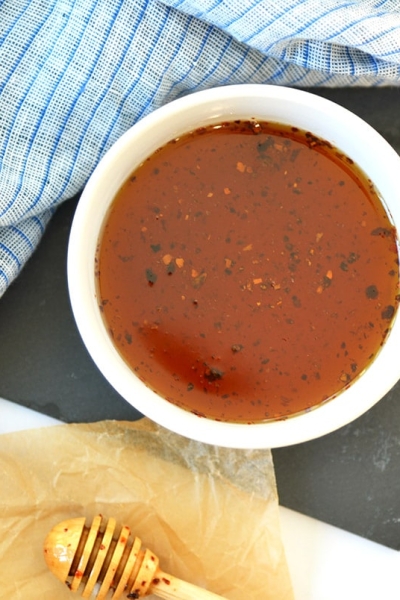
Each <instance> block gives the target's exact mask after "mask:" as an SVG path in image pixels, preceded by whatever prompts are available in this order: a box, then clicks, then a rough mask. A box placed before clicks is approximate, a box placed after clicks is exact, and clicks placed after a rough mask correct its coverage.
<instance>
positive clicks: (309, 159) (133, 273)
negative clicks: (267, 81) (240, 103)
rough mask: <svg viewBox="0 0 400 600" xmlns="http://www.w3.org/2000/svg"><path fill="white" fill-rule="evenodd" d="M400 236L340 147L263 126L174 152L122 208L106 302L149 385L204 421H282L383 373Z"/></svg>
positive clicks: (110, 250)
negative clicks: (367, 374)
mask: <svg viewBox="0 0 400 600" xmlns="http://www.w3.org/2000/svg"><path fill="white" fill-rule="evenodd" d="M398 264H399V261H398V248H397V238H396V231H395V230H394V227H393V225H392V224H391V222H390V219H389V218H388V215H387V213H386V211H385V209H384V207H383V206H382V203H381V201H380V199H379V197H378V194H377V192H376V191H375V190H374V188H373V186H372V184H371V182H370V181H369V180H368V179H367V178H366V177H365V176H364V175H363V174H362V173H361V172H360V171H359V170H358V168H357V167H356V166H355V165H354V164H353V162H352V160H351V159H349V158H348V157H346V156H344V155H343V154H341V153H340V151H338V150H337V149H335V148H333V147H332V146H331V145H330V144H329V143H327V142H325V141H323V140H320V139H318V138H316V137H315V136H314V135H312V134H311V133H308V132H304V131H300V130H298V129H297V128H291V127H286V126H281V125H278V124H271V123H263V122H256V121H252V120H249V121H235V122H230V123H222V124H220V125H218V126H209V127H206V128H201V129H198V130H196V131H194V132H191V133H189V134H186V135H184V136H182V137H180V138H178V139H176V140H172V141H171V142H169V143H167V144H166V145H165V146H164V147H162V148H160V149H159V150H158V151H157V152H155V153H154V154H153V155H152V156H150V157H149V158H148V159H147V160H145V161H144V163H143V164H142V165H141V166H139V167H138V168H137V169H136V170H135V171H134V173H133V174H132V176H131V177H130V178H129V179H128V180H127V181H126V183H125V184H124V185H123V186H122V188H121V190H120V191H119V193H118V195H117V197H116V198H115V200H114V202H113V204H112V207H111V209H110V212H109V214H108V216H107V218H106V223H105V226H104V229H103V232H102V236H101V240H100V243H99V250H98V255H97V278H98V289H99V297H100V298H99V302H100V306H101V309H102V311H103V315H104V319H105V321H106V324H107V327H108V329H109V331H110V335H111V336H112V338H113V341H114V344H115V345H116V347H117V349H118V350H119V352H120V353H121V355H122V356H123V357H124V359H125V360H126V362H127V363H128V364H129V365H131V367H132V369H133V370H134V371H135V372H136V374H137V375H138V377H140V379H142V380H143V381H144V382H145V383H146V384H147V385H148V386H149V387H150V388H152V389H153V390H155V391H156V392H158V393H159V394H160V395H162V396H163V397H165V398H166V399H168V400H169V401H171V402H173V403H175V404H177V405H179V406H181V407H183V408H185V409H187V410H189V411H192V412H194V413H196V414H198V415H204V416H207V417H209V418H212V419H218V420H224V421H234V422H260V421H264V420H268V419H272V418H282V417H283V418H284V417H287V416H290V415H293V414H296V413H298V412H300V411H304V410H307V409H310V408H311V407H314V406H316V405H319V404H320V403H322V402H324V401H326V400H328V399H329V398H331V397H334V396H335V395H337V394H338V393H339V392H340V391H341V390H342V389H343V388H345V387H346V386H349V385H350V384H351V382H352V381H353V380H354V379H355V378H357V377H358V376H359V375H360V373H361V372H362V371H363V370H364V369H365V368H366V367H367V366H368V365H369V364H370V362H371V361H372V360H373V358H374V356H375V355H376V354H377V352H378V351H379V349H380V347H381V346H382V344H383V342H384V340H385V337H386V336H387V335H388V332H389V330H390V326H391V322H392V320H393V318H394V315H395V313H396V310H397V306H398V301H399V297H398V286H399V267H398Z"/></svg>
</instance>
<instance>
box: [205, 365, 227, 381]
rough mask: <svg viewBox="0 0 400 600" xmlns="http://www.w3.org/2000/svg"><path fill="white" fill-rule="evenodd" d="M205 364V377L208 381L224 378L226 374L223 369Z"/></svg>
mask: <svg viewBox="0 0 400 600" xmlns="http://www.w3.org/2000/svg"><path fill="white" fill-rule="evenodd" d="M204 366H205V370H204V377H205V379H207V381H210V382H213V381H217V380H218V379H222V377H223V376H224V373H223V371H221V370H220V369H216V368H215V367H209V366H208V365H204Z"/></svg>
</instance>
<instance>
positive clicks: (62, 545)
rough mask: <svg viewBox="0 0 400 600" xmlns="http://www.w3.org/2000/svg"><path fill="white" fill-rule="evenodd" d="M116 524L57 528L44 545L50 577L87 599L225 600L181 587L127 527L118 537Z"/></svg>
mask: <svg viewBox="0 0 400 600" xmlns="http://www.w3.org/2000/svg"><path fill="white" fill-rule="evenodd" d="M115 529H116V522H115V519H108V521H105V520H104V519H103V517H102V516H101V515H97V516H96V517H94V519H93V521H92V524H91V526H90V527H86V525H85V518H84V517H80V518H77V519H69V520H67V521H63V522H61V523H59V524H58V525H56V526H55V527H53V529H52V530H51V531H50V533H49V534H48V536H47V537H46V540H45V543H44V557H45V561H46V563H47V566H48V567H49V569H50V571H51V572H52V573H53V574H54V575H55V576H56V577H57V578H58V579H60V580H61V581H63V582H65V583H66V584H67V585H68V587H69V588H70V590H71V591H72V592H78V591H79V592H80V593H81V596H82V597H83V598H90V597H94V598H97V600H104V599H105V598H106V596H107V594H108V592H109V591H110V590H111V598H112V599H113V600H117V599H118V598H120V597H121V596H122V595H123V596H125V597H126V598H129V599H131V600H134V599H138V598H142V597H144V596H147V595H149V594H154V595H156V596H158V597H159V598H164V600H218V599H219V600H221V599H222V596H218V595H217V594H214V593H212V592H209V591H208V590H205V589H203V588H200V587H197V586H195V585H193V584H191V583H187V582H186V581H182V580H181V579H178V578H177V577H174V576H173V575H169V574H168V573H164V571H162V570H161V569H160V568H159V561H158V558H157V556H156V555H155V554H154V553H153V552H151V550H149V549H146V550H142V549H141V545H142V543H141V540H140V539H139V538H137V537H132V536H131V531H130V529H129V527H127V526H123V527H122V528H121V529H120V531H119V534H117V535H115ZM109 597H110V596H109Z"/></svg>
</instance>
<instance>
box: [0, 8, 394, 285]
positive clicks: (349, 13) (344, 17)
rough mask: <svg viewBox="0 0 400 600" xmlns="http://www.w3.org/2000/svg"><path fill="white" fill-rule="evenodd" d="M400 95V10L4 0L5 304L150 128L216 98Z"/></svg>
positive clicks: (0, 58)
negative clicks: (171, 109)
mask: <svg viewBox="0 0 400 600" xmlns="http://www.w3.org/2000/svg"><path fill="white" fill-rule="evenodd" d="M235 83H269V84H277V85H289V86H297V87H306V86H307V87H308V86H371V85H375V86H383V85H396V86H398V85H399V84H400V4H399V2H398V0H386V1H384V0H383V1H382V0H269V1H268V0H163V1H162V0H46V2H44V1H43V0H1V1H0V296H1V295H2V294H3V293H4V292H5V290H6V289H7V288H8V286H9V285H10V283H11V282H12V281H13V280H14V279H15V277H16V276H17V275H18V273H19V272H20V270H21V268H22V267H23V266H24V264H25V263H26V261H27V260H28V258H29V257H30V256H31V254H32V252H33V251H34V249H35V248H36V246H37V244H38V242H39V240H40V239H41V237H42V234H43V231H44V229H45V227H46V225H47V223H48V222H49V220H50V218H51V216H52V214H53V212H54V210H55V209H56V208H57V206H58V205H59V204H60V203H61V202H63V201H64V200H67V199H68V198H71V197H72V196H74V195H76V194H77V193H78V192H79V191H80V190H81V189H82V187H83V186H84V185H85V182H86V181H87V179H88V177H89V176H90V174H91V172H92V171H93V169H94V167H95V166H96V164H97V163H98V161H99V160H100V158H101V157H102V156H103V154H104V153H105V152H106V151H107V150H108V148H109V147H110V146H111V144H112V143H113V142H115V141H116V140H117V138H118V137H120V136H121V134H122V133H123V132H124V131H125V130H126V129H128V128H129V127H130V126H132V125H133V124H134V123H135V122H136V121H137V120H138V119H140V118H141V117H143V116H144V115H146V114H147V113H149V112H150V111H152V110H154V109H155V108H157V107H159V106H160V105H162V104H164V103H166V102H169V101H171V100H173V99H174V98H177V97H179V96H181V95H184V94H188V93H190V92H193V91H196V90H200V89H204V88H209V87H212V86H217V85H229V84H235Z"/></svg>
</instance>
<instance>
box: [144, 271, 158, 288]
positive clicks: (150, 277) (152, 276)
mask: <svg viewBox="0 0 400 600" xmlns="http://www.w3.org/2000/svg"><path fill="white" fill-rule="evenodd" d="M146 279H147V281H148V284H149V285H154V284H155V282H156V281H157V275H156V274H155V273H154V271H152V270H151V269H146Z"/></svg>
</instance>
